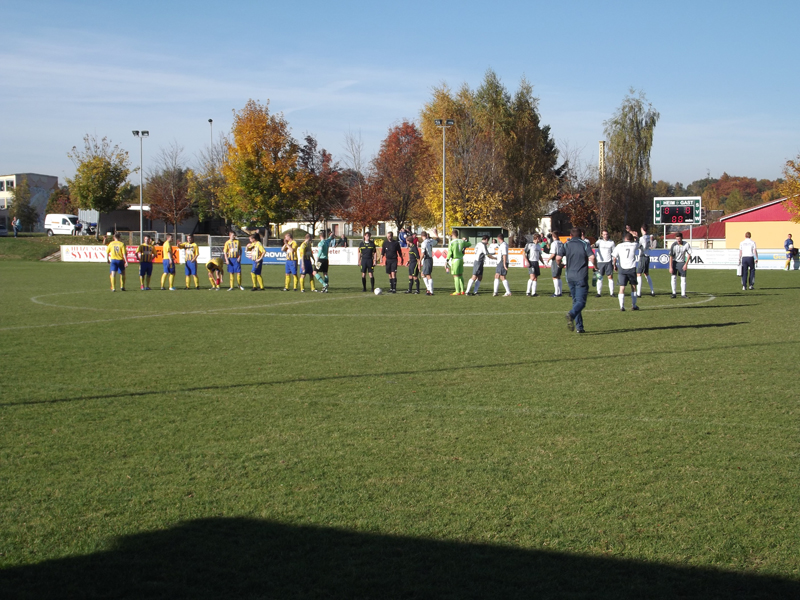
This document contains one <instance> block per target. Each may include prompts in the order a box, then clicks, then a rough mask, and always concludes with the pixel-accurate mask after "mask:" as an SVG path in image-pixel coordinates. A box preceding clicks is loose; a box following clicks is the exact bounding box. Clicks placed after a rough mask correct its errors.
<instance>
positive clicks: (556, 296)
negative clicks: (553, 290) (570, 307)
mask: <svg viewBox="0 0 800 600" xmlns="http://www.w3.org/2000/svg"><path fill="white" fill-rule="evenodd" d="M550 297H551V298H561V294H551V295H550Z"/></svg>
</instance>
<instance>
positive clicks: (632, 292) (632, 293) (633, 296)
mask: <svg viewBox="0 0 800 600" xmlns="http://www.w3.org/2000/svg"><path fill="white" fill-rule="evenodd" d="M631 302H633V305H634V306H636V290H634V289H631Z"/></svg>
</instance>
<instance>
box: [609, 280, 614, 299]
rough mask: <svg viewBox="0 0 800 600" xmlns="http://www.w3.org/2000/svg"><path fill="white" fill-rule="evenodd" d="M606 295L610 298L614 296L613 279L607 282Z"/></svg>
mask: <svg viewBox="0 0 800 600" xmlns="http://www.w3.org/2000/svg"><path fill="white" fill-rule="evenodd" d="M608 294H609V295H610V296H613V295H614V280H613V279H609V280H608Z"/></svg>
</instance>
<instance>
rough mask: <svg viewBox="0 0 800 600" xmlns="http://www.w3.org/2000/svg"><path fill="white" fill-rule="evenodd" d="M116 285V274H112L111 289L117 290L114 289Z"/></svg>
mask: <svg viewBox="0 0 800 600" xmlns="http://www.w3.org/2000/svg"><path fill="white" fill-rule="evenodd" d="M114 283H115V281H114V274H113V273H112V274H111V289H112V290H114V289H115V288H114Z"/></svg>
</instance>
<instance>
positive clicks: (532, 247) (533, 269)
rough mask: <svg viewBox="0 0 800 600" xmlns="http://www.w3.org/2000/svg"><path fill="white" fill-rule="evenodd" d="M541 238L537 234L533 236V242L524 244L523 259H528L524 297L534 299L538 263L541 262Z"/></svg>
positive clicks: (538, 272) (538, 273) (538, 271)
mask: <svg viewBox="0 0 800 600" xmlns="http://www.w3.org/2000/svg"><path fill="white" fill-rule="evenodd" d="M541 241H542V236H541V235H539V234H538V233H534V234H533V241H532V242H530V243H529V244H525V258H526V259H528V275H529V278H528V289H527V291H526V292H525V295H526V296H531V297H535V296H538V294H537V293H536V284H537V283H538V279H539V275H540V274H541V273H540V270H539V263H541V262H542V246H541Z"/></svg>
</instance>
